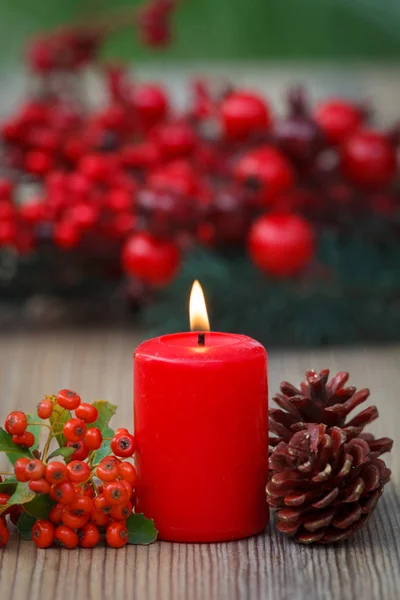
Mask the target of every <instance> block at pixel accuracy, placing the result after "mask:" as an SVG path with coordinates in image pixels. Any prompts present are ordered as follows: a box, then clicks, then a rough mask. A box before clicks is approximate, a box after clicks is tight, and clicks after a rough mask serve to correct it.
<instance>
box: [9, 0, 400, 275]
mask: <svg viewBox="0 0 400 600" xmlns="http://www.w3.org/2000/svg"><path fill="white" fill-rule="evenodd" d="M175 5H176V1H175V0H151V2H150V3H149V4H148V5H146V6H145V7H142V8H141V9H140V10H139V12H138V13H135V17H134V18H133V17H132V18H130V17H129V16H128V15H126V14H125V13H124V15H122V16H123V19H119V21H120V24H121V23H124V24H127V23H128V24H130V23H132V22H133V21H135V23H137V25H138V27H139V30H140V31H141V33H142V37H143V38H144V39H145V41H146V42H147V43H150V44H152V45H162V44H164V43H166V42H167V41H168V40H169V37H170V18H171V14H172V11H173V9H174V8H175ZM117 22H118V19H117ZM112 23H113V20H112V19H110V22H109V23H108V25H107V26H106V25H105V24H104V23H102V24H101V25H100V24H96V23H94V24H91V26H90V27H89V26H87V27H86V28H84V27H80V28H75V29H74V28H72V29H69V30H62V31H56V32H54V33H52V34H49V35H48V36H46V37H45V38H42V39H40V40H38V41H36V42H35V43H34V44H33V45H32V46H31V48H30V53H29V64H30V66H31V67H32V69H33V70H34V72H35V73H39V74H40V80H41V88H40V89H41V93H40V94H39V96H37V97H35V98H33V99H30V100H29V101H27V102H26V103H25V104H24V105H23V106H22V108H21V109H20V110H19V111H18V112H17V114H15V115H14V116H12V117H10V118H8V119H7V120H6V121H5V122H4V123H3V124H2V126H1V138H2V141H3V144H4V148H5V152H4V165H3V167H4V170H5V173H6V175H5V177H4V178H2V179H1V180H0V248H2V247H9V246H12V247H14V248H16V249H17V250H18V251H19V252H21V253H23V252H28V251H32V250H34V249H35V248H37V247H38V248H40V247H41V245H42V244H44V243H45V244H49V242H52V243H53V244H54V245H55V247H56V248H58V249H60V250H61V251H65V252H71V251H73V250H76V251H78V252H79V253H80V255H81V256H83V257H88V258H93V257H94V258H95V259H96V261H97V262H101V263H102V264H104V266H105V269H104V270H106V271H107V272H108V273H113V274H115V273H118V274H122V273H125V274H126V275H128V276H129V277H131V278H135V279H137V280H139V281H140V282H142V283H143V284H146V285H151V286H163V285H166V284H167V283H168V282H169V281H171V279H172V278H173V277H174V276H175V274H176V273H177V272H178V270H179V267H180V264H181V260H182V256H183V253H184V251H186V250H187V248H188V247H189V246H190V245H192V244H195V243H198V244H204V245H207V246H212V247H221V246H226V245H227V244H228V245H231V244H235V245H239V246H241V247H246V248H247V251H248V253H249V256H250V258H251V260H252V261H253V262H254V263H255V264H256V265H257V266H258V267H259V268H260V269H261V270H263V271H265V272H267V273H269V274H272V275H274V276H283V277H291V276H294V275H296V274H297V273H298V272H299V271H301V270H302V269H303V268H304V267H305V266H306V265H307V264H308V263H309V262H310V261H311V260H312V259H313V256H314V254H315V239H314V238H315V235H314V231H315V230H316V229H317V228H318V227H319V226H320V225H321V224H324V225H328V226H329V227H332V226H338V223H339V222H340V221H341V220H342V221H343V220H344V219H340V218H339V216H340V215H341V214H342V213H343V212H344V213H346V215H347V214H348V212H350V213H351V214H352V215H353V216H354V214H355V215H356V216H359V215H360V214H365V213H366V212H368V211H369V212H370V213H372V214H374V213H379V214H381V215H384V216H385V217H387V216H393V215H394V214H395V213H396V212H398V208H399V197H398V191H397V188H396V186H395V185H394V184H395V182H396V181H395V180H396V177H397V173H398V169H397V160H396V144H397V142H398V137H399V136H398V135H397V134H395V132H391V133H388V132H383V131H377V130H375V129H371V128H369V126H368V125H367V122H368V111H367V110H366V108H365V107H363V106H360V105H358V104H356V103H355V102H350V101H346V100H342V99H330V100H328V101H325V102H322V103H320V104H319V105H318V106H317V107H316V108H315V109H312V108H310V107H309V106H308V104H307V102H306V100H305V98H304V93H303V92H302V90H299V89H294V90H291V92H290V93H289V96H288V109H287V114H286V115H285V116H284V117H283V118H277V117H276V116H275V115H274V114H273V111H272V109H271V107H270V106H269V104H268V102H267V101H266V100H265V99H264V98H263V97H262V96H261V95H260V94H258V93H256V92H254V91H251V90H241V89H237V90H234V89H230V90H224V91H223V93H221V92H218V93H215V92H212V91H211V90H210V89H209V87H208V86H207V85H206V84H205V82H204V81H196V82H195V83H194V98H193V103H192V105H191V106H190V107H189V108H188V109H187V110H184V111H178V110H177V109H176V108H175V107H174V106H173V105H172V103H171V102H170V100H169V98H168V96H167V94H166V92H165V90H163V88H162V87H161V86H159V85H155V84H150V83H142V84H140V83H137V82H135V81H133V82H132V81H131V80H129V78H128V77H127V74H126V72H125V71H124V69H122V68H117V67H111V66H105V67H104V68H103V69H102V72H103V74H104V78H103V80H104V83H105V87H106V90H107V93H108V103H106V105H105V106H103V107H102V108H101V109H99V110H96V111H94V112H90V111H88V110H87V102H86V101H85V102H82V94H81V87H79V86H78V88H79V89H78V88H76V86H75V84H76V78H75V79H71V78H68V77H67V76H65V73H66V72H70V71H74V72H76V71H78V73H79V74H80V73H81V72H82V70H83V67H85V66H88V65H91V64H93V63H94V62H96V61H97V60H98V56H97V50H98V47H99V45H100V44H101V43H102V42H103V40H104V39H105V38H106V37H107V36H108V35H109V34H110V33H111V31H113V30H115V29H117V28H118V27H119V25H118V27H116V26H115V23H114V25H113V24H112ZM54 77H57V81H59V80H60V78H61V81H63V86H61V87H62V90H61V88H60V86H59V85H58V86H55V85H54V81H55V80H54ZM79 78H80V75H78V80H79ZM74 82H75V83H74ZM80 84H82V85H83V78H82V81H80ZM71 100H72V101H71ZM27 176H28V177H30V178H33V179H34V181H35V182H37V183H38V184H39V187H38V188H37V189H38V191H37V194H36V195H35V197H34V198H31V199H30V201H28V202H24V203H22V204H21V203H19V201H18V200H17V199H18V197H19V195H20V194H19V187H20V186H19V185H17V184H18V183H19V182H20V181H24V182H25V181H26V177H27Z"/></svg>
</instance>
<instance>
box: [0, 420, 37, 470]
mask: <svg viewBox="0 0 400 600" xmlns="http://www.w3.org/2000/svg"><path fill="white" fill-rule="evenodd" d="M0 452H5V454H6V455H7V457H8V459H9V461H10V462H11V463H12V464H14V463H15V461H16V460H17V459H18V458H21V457H22V456H25V457H26V458H32V453H31V451H30V450H28V449H27V448H24V447H22V446H17V444H14V442H13V441H12V436H11V434H10V433H7V431H4V429H2V428H1V427H0Z"/></svg>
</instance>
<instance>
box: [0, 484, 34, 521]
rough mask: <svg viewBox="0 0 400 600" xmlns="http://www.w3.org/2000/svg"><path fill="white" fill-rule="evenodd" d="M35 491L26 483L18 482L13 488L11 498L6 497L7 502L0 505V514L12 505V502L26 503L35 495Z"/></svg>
mask: <svg viewBox="0 0 400 600" xmlns="http://www.w3.org/2000/svg"><path fill="white" fill-rule="evenodd" d="M35 495H36V494H35V492H32V490H31V489H30V488H29V485H28V483H21V482H18V483H17V485H16V488H15V491H14V493H13V495H12V496H11V498H9V499H8V502H7V504H4V505H2V506H0V514H1V513H2V512H4V511H5V510H7V508H8V507H9V506H13V505H14V504H26V503H27V502H30V501H31V500H32V499H33V498H34V497H35Z"/></svg>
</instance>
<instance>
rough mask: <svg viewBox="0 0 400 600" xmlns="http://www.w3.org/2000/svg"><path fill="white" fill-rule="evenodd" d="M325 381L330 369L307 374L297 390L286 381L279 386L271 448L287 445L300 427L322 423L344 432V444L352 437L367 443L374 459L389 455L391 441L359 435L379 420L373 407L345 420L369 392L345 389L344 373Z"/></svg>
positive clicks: (271, 424)
mask: <svg viewBox="0 0 400 600" xmlns="http://www.w3.org/2000/svg"><path fill="white" fill-rule="evenodd" d="M328 378H329V369H323V370H322V371H321V372H320V373H317V372H315V371H307V372H306V381H303V382H302V383H301V384H300V389H297V388H296V387H295V386H293V385H292V384H290V383H287V382H286V381H284V382H283V383H281V385H280V389H281V393H280V394H276V395H275V396H274V397H273V400H274V401H275V402H276V403H277V404H278V406H279V407H280V408H279V409H277V408H272V409H271V410H270V411H269V430H270V433H273V434H274V435H275V436H276V437H272V438H270V441H269V442H270V445H271V446H276V445H277V444H279V442H281V441H284V442H289V440H290V439H291V437H292V435H293V427H294V426H296V425H297V424H299V423H324V424H325V425H327V427H334V426H336V427H340V428H341V429H343V431H345V433H346V435H347V440H350V439H352V438H354V437H361V438H363V439H366V440H367V441H368V444H369V446H370V449H371V452H375V450H376V452H377V456H378V455H379V454H382V452H384V451H389V450H390V449H391V447H392V444H393V442H392V440H390V439H389V438H381V439H379V440H375V439H374V436H373V435H371V434H365V433H362V431H363V429H364V427H365V426H366V425H368V424H369V423H371V422H372V421H374V420H375V419H376V418H377V417H378V410H377V408H376V406H369V407H368V408H366V409H364V410H363V411H361V412H360V413H358V415H356V416H355V417H353V418H352V419H350V420H349V421H347V420H346V419H347V417H348V415H349V413H350V412H351V411H352V410H353V409H354V408H356V407H357V406H358V405H359V404H361V403H362V402H364V401H365V400H366V399H367V398H368V396H369V394H370V392H369V390H368V389H362V390H359V391H357V389H356V388H355V387H352V386H348V387H345V384H346V382H347V380H348V378H349V374H348V373H346V372H344V371H342V372H340V373H338V374H337V375H336V376H335V377H333V378H332V379H331V380H330V381H328ZM383 448H386V449H385V450H384V449H383Z"/></svg>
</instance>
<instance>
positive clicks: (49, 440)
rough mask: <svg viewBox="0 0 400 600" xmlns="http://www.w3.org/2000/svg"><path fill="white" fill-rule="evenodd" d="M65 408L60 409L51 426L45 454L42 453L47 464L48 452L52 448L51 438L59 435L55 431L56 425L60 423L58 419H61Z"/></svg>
mask: <svg viewBox="0 0 400 600" xmlns="http://www.w3.org/2000/svg"><path fill="white" fill-rule="evenodd" d="M64 410H65V409H63V410H62V411H60V413H59V414H58V416H57V418H56V420H55V421H54V423H53V425H52V426H51V427H50V431H49V436H48V438H47V440H46V443H45V445H44V448H43V455H42V461H43V462H44V463H45V464H46V460H47V454H48V452H49V448H50V444H51V440H52V439H54V438H55V436H56V435H57V434H56V432H55V430H56V426H57V424H59V423H58V421H59V419H60V417H61V415H62V414H63V412H64Z"/></svg>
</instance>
